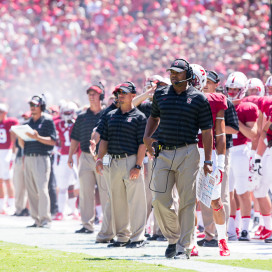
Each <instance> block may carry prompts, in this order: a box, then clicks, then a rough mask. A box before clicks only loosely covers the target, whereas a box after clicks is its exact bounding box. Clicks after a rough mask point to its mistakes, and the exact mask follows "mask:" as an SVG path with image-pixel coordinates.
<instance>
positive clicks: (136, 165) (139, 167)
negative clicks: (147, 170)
mask: <svg viewBox="0 0 272 272" xmlns="http://www.w3.org/2000/svg"><path fill="white" fill-rule="evenodd" d="M134 168H136V169H139V170H141V169H142V167H141V166H140V165H139V164H135V166H134Z"/></svg>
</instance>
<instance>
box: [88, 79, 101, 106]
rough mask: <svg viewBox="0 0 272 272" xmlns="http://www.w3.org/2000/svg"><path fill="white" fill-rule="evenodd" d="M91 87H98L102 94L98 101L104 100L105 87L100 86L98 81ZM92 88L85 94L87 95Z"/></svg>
mask: <svg viewBox="0 0 272 272" xmlns="http://www.w3.org/2000/svg"><path fill="white" fill-rule="evenodd" d="M92 86H96V87H98V88H99V89H101V91H102V93H101V94H100V96H99V99H100V101H102V100H104V98H105V91H104V89H105V87H104V85H103V84H102V82H101V81H99V82H98V83H97V84H93V85H92ZM92 86H91V87H90V88H88V89H87V90H86V93H87V94H88V92H89V91H90V90H91V89H92Z"/></svg>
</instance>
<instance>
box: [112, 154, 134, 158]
mask: <svg viewBox="0 0 272 272" xmlns="http://www.w3.org/2000/svg"><path fill="white" fill-rule="evenodd" d="M128 156H130V155H128V154H127V153H122V154H111V157H112V158H113V159H123V158H126V157H128Z"/></svg>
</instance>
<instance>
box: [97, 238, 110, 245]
mask: <svg viewBox="0 0 272 272" xmlns="http://www.w3.org/2000/svg"><path fill="white" fill-rule="evenodd" d="M114 242H115V241H114V239H111V240H103V241H97V240H96V241H95V243H96V244H112V243H114Z"/></svg>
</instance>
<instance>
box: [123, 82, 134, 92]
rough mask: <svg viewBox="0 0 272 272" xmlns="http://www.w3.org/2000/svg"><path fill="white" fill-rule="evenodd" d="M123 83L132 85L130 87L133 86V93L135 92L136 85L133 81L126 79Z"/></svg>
mask: <svg viewBox="0 0 272 272" xmlns="http://www.w3.org/2000/svg"><path fill="white" fill-rule="evenodd" d="M125 83H129V84H131V86H132V88H133V93H136V86H135V85H134V83H133V82H131V81H126V82H125Z"/></svg>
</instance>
